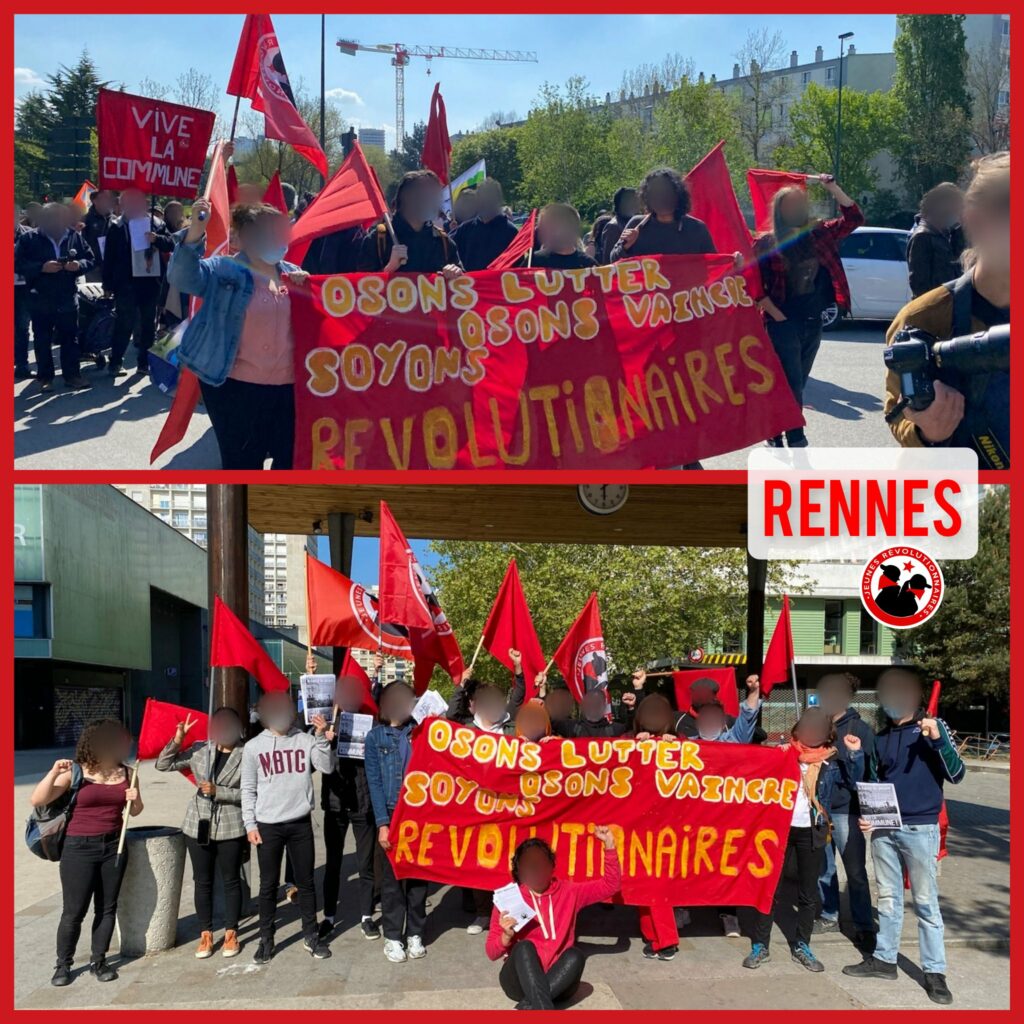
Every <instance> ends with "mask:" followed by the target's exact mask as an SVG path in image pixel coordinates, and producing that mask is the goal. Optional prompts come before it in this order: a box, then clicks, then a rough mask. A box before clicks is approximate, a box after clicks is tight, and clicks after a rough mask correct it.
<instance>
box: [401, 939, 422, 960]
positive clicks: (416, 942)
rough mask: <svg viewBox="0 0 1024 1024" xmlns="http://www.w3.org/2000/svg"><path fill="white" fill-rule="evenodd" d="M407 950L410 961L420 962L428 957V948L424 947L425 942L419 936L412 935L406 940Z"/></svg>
mask: <svg viewBox="0 0 1024 1024" xmlns="http://www.w3.org/2000/svg"><path fill="white" fill-rule="evenodd" d="M405 948H406V951H407V952H408V954H409V959H410V960H419V959H420V958H421V957H425V956H426V955H427V949H426V946H424V945H423V940H422V939H421V938H420V937H419V936H418V935H410V936H409V938H407V939H406V940H405Z"/></svg>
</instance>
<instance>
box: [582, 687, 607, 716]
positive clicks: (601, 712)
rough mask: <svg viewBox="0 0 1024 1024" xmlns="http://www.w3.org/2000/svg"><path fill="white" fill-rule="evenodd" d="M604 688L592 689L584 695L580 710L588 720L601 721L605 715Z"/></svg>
mask: <svg viewBox="0 0 1024 1024" xmlns="http://www.w3.org/2000/svg"><path fill="white" fill-rule="evenodd" d="M604 698H605V693H604V690H590V691H589V692H587V693H585V694H584V695H583V701H582V702H581V704H580V710H581V711H582V712H583V717H584V718H585V719H586V720H587V721H588V722H600V721H601V719H602V718H604V716H605V702H604Z"/></svg>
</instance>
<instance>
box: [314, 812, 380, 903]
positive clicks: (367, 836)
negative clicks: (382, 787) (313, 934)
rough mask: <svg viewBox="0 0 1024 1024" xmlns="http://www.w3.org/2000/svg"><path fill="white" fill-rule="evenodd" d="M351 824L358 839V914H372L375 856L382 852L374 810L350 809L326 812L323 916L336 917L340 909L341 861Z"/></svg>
mask: <svg viewBox="0 0 1024 1024" xmlns="http://www.w3.org/2000/svg"><path fill="white" fill-rule="evenodd" d="M349 827H351V828H352V834H353V835H354V836H355V840H356V870H357V871H358V872H359V882H358V886H357V890H356V891H357V893H358V900H359V916H360V918H363V917H372V916H373V902H374V900H373V887H374V859H375V858H376V857H377V856H378V851H380V844H379V843H378V842H377V826H376V825H374V823H373V812H372V811H371V812H370V813H368V814H352V815H350V814H349V813H348V812H347V811H324V845H325V846H326V847H327V864H326V866H325V867H324V916H325V917H330V918H333V917H335V915H336V914H337V912H338V891H339V889H340V888H341V863H342V859H343V857H344V850H345V835H346V834H347V833H348V830H349Z"/></svg>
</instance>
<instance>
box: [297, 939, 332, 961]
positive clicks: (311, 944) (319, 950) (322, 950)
mask: <svg viewBox="0 0 1024 1024" xmlns="http://www.w3.org/2000/svg"><path fill="white" fill-rule="evenodd" d="M302 946H303V948H304V949H305V950H306V952H307V953H308V954H309V955H310V956H311V957H312V958H313V959H314V960H330V959H331V950H330V947H329V946H325V945H324V944H323V943H322V942H321V941H320V940H319V939H318V938H308V939H306V941H305V942H303V943H302Z"/></svg>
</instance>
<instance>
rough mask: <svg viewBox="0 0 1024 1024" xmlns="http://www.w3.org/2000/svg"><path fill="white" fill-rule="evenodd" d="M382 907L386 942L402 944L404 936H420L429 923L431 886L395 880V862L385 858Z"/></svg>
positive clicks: (406, 879)
mask: <svg viewBox="0 0 1024 1024" xmlns="http://www.w3.org/2000/svg"><path fill="white" fill-rule="evenodd" d="M381 866H382V867H383V869H384V870H383V874H382V875H381V883H380V904H381V910H382V912H383V917H382V923H383V925H384V938H385V939H398V941H401V940H402V936H403V935H419V936H421V937H422V935H423V929H424V927H425V926H426V923H427V883H426V882H425V881H423V880H422V879H420V878H403V879H402V880H401V881H399V880H398V879H397V878H395V869H394V868H393V867H392V866H391V861H390V860H389V859H388V858H387V857H384V858H383V863H382V865H381Z"/></svg>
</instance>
